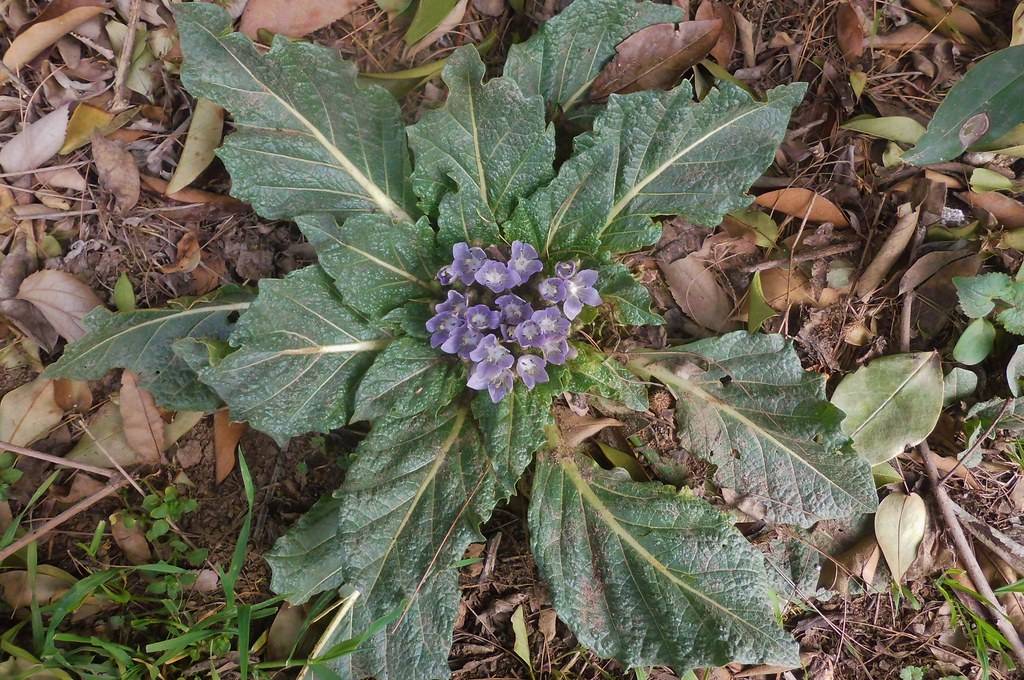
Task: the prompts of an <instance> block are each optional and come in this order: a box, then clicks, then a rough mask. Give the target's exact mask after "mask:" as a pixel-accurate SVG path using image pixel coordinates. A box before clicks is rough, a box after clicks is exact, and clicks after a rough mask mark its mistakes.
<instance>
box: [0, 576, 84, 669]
mask: <svg viewBox="0 0 1024 680" xmlns="http://www.w3.org/2000/svg"><path fill="white" fill-rule="evenodd" d="M74 584H75V577H74V576H72V575H71V574H69V573H67V572H66V571H64V570H63V569H59V568H57V567H54V566H51V565H49V564H40V565H39V566H38V567H37V568H36V574H35V579H34V583H33V579H32V577H31V575H30V574H29V573H28V572H27V571H20V570H19V571H5V572H3V573H0V593H2V595H3V600H4V602H6V603H7V604H8V606H10V608H11V609H14V610H18V609H21V608H22V607H29V606H31V604H32V600H33V596H34V599H35V601H36V602H37V603H38V604H39V605H47V604H50V603H51V602H53V601H54V600H56V599H57V598H59V597H60V596H61V595H63V594H64V593H66V592H67V591H68V588H70V587H71V586H73V585H74ZM33 677H34V676H33Z"/></svg>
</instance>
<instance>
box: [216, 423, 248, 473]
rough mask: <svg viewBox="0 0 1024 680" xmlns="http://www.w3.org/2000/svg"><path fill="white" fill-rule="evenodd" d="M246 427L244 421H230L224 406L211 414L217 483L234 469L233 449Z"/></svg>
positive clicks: (236, 446)
mask: <svg viewBox="0 0 1024 680" xmlns="http://www.w3.org/2000/svg"><path fill="white" fill-rule="evenodd" d="M248 429H249V426H248V425H247V424H246V423H235V422H232V421H231V414H230V413H229V412H228V410H227V409H226V408H222V409H220V410H218V411H217V412H215V413H214V414H213V451H214V470H215V473H214V478H215V479H216V481H217V483H218V484H220V483H221V482H223V481H224V480H225V479H226V478H227V476H228V475H229V474H231V471H232V470H233V469H235V461H236V460H237V458H236V456H235V450H236V449H237V448H238V441H239V440H240V439H241V438H242V435H243V434H245V431H246V430H248Z"/></svg>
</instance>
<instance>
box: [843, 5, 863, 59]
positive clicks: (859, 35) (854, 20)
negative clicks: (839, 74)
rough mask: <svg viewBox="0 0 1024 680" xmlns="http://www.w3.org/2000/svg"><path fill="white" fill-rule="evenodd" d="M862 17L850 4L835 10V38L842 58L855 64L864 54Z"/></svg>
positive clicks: (858, 10)
mask: <svg viewBox="0 0 1024 680" xmlns="http://www.w3.org/2000/svg"><path fill="white" fill-rule="evenodd" d="M865 36H866V34H865V32H864V16H863V15H862V14H861V11H860V9H858V8H857V7H854V6H853V4H852V3H849V2H844V3H842V4H840V5H839V7H838V8H836V38H837V39H838V41H839V48H840V49H841V50H842V51H843V57H844V58H845V59H846V61H848V62H851V63H852V62H856V61H858V60H859V59H860V57H861V55H862V54H864V46H865V42H864V38H865Z"/></svg>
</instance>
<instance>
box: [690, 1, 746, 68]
mask: <svg viewBox="0 0 1024 680" xmlns="http://www.w3.org/2000/svg"><path fill="white" fill-rule="evenodd" d="M694 19H696V20H697V21H712V20H714V19H718V20H719V21H721V22H722V25H721V28H720V30H719V32H718V37H717V39H716V41H715V45H714V47H712V48H711V58H712V59H714V60H715V61H717V62H718V63H719V64H720V65H721V66H725V67H728V66H729V62H730V61H732V53H733V52H734V51H735V50H736V20H735V19H734V18H733V16H732V10H731V9H729V5H728V4H727V3H724V2H714V1H713V0H704V1H703V2H702V3H700V6H699V7H697V12H696V14H694Z"/></svg>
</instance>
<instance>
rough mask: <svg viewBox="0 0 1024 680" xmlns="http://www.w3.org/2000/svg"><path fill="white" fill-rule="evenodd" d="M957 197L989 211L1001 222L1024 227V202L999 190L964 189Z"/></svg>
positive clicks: (1009, 225) (1004, 224)
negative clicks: (980, 191)
mask: <svg viewBox="0 0 1024 680" xmlns="http://www.w3.org/2000/svg"><path fill="white" fill-rule="evenodd" d="M957 198H959V199H960V200H962V201H964V202H965V203H967V204H968V205H970V206H971V207H972V208H979V209H981V210H984V211H985V212H987V213H989V214H991V215H992V217H994V218H995V219H996V221H997V222H999V224H1001V225H1003V226H1004V227H1009V228H1011V229H1020V228H1022V227H1024V203H1021V202H1020V201H1016V200H1014V199H1012V198H1010V197H1009V196H1006V195H1005V194H1001V193H999V192H998V191H985V192H982V193H978V192H975V191H963V192H959V193H957Z"/></svg>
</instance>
